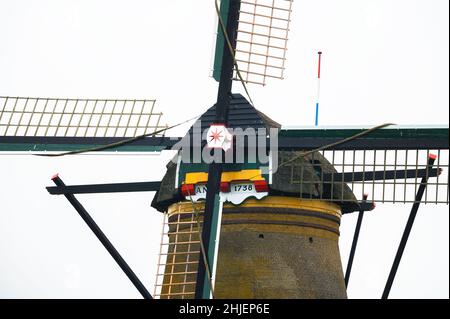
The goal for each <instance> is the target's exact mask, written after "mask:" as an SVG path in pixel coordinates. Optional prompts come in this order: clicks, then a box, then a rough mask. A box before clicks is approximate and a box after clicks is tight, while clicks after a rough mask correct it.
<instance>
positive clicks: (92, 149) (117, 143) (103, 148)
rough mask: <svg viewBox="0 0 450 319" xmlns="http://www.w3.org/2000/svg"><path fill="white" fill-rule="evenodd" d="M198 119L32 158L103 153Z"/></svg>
mask: <svg viewBox="0 0 450 319" xmlns="http://www.w3.org/2000/svg"><path fill="white" fill-rule="evenodd" d="M199 117H200V116H196V117H193V118H191V119H189V120H186V121H184V122H181V123H178V124H175V125H172V126H169V127H165V128H163V129H160V130H157V131H155V132H152V133H147V134H143V135H139V136H135V137H131V138H128V139H125V140H122V141H119V142H115V143H111V144H107V145H103V146H98V147H92V148H85V149H81V150H75V151H70V152H65V153H59V154H33V155H34V156H45V157H58V156H66V155H75V154H83V153H87V152H98V151H104V150H108V149H111V148H116V147H119V146H124V145H127V144H130V143H133V142H135V141H138V140H141V139H143V138H146V137H150V136H155V135H157V134H160V133H163V132H166V131H168V130H170V129H173V128H175V127H177V126H180V125H183V124H186V123H188V122H190V121H192V120H195V119H197V118H199Z"/></svg>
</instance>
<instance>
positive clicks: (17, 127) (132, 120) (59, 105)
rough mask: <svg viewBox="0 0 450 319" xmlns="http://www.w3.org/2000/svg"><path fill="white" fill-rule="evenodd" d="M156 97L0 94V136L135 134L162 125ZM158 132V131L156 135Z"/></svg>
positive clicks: (141, 133)
mask: <svg viewBox="0 0 450 319" xmlns="http://www.w3.org/2000/svg"><path fill="white" fill-rule="evenodd" d="M155 102H156V100H124V99H117V100H113V99H69V98H39V97H36V98H34V97H33V98H32V97H8V96H0V136H42V137H124V138H127V137H135V136H139V135H143V134H149V133H152V132H155V131H158V130H160V129H162V128H165V127H166V126H165V125H161V124H160V122H161V116H162V113H160V112H155V111H154V109H155ZM160 135H161V134H160Z"/></svg>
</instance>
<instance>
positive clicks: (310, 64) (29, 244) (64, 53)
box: [0, 0, 449, 298]
mask: <svg viewBox="0 0 450 319" xmlns="http://www.w3.org/2000/svg"><path fill="white" fill-rule="evenodd" d="M293 9H294V13H293V18H292V19H293V22H292V25H291V33H290V41H289V51H288V55H287V58H288V61H287V71H286V73H285V76H286V79H285V80H284V81H277V80H273V81H270V82H269V83H268V85H267V86H266V87H264V88H262V87H258V86H251V87H250V92H251V95H252V98H253V100H254V102H255V105H256V107H257V108H258V109H260V110H262V111H263V112H265V113H266V114H267V115H269V116H271V117H272V118H273V119H275V120H276V121H278V122H280V123H282V124H283V125H296V126H300V125H302V126H304V125H312V124H313V120H314V103H315V95H316V80H315V77H316V59H317V54H316V53H317V51H318V50H322V51H323V52H324V54H323V69H322V84H321V119H320V122H321V125H366V126H371V125H377V124H381V123H384V122H394V123H397V124H405V125H415V124H446V125H448V115H449V114H448V112H449V111H448V105H449V91H448V87H449V73H448V72H449V71H448V70H449V13H448V12H449V2H448V1H447V0H433V1H426V0H421V1H420V0H395V1H393V0H365V1H360V0H341V1H336V0H296V1H295V2H294V5H293ZM215 23H216V22H215V12H214V4H213V1H212V0H153V1H137V0H133V1H111V0H108V1H106V0H101V1H100V0H97V1H92V0H91V1H88V0H79V1H68V0H67V1H61V0H58V1H57V0H41V1H32V0H28V1H26V0H15V1H5V0H0V39H1V41H0V95H9V96H16V95H18V96H40V97H49V96H55V97H80V98H81V97H87V98H131V99H135V98H136V99H137V98H149V99H153V98H155V99H157V107H158V109H159V110H162V111H163V112H164V113H165V117H164V119H165V122H167V123H169V124H173V123H178V122H181V121H183V120H185V119H187V118H190V117H192V116H195V115H198V114H201V113H202V112H204V111H205V110H206V108H208V107H210V106H211V105H213V104H214V102H215V99H216V94H217V83H216V82H215V81H214V80H212V79H211V78H209V73H210V67H211V64H212V63H211V61H212V52H213V40H214V33H215V30H216V24H215ZM234 91H236V92H238V91H242V90H241V88H240V87H239V85H238V84H236V85H235V90H234ZM186 129H187V127H184V128H180V129H176V130H174V132H171V135H174V136H176V135H182V134H184V132H185V130H186ZM171 156H172V154H170V153H169V152H165V153H163V154H162V155H161V156H94V155H83V156H77V157H63V158H38V157H33V156H11V155H1V154H0V167H1V168H0V176H1V183H0V298H140V295H139V293H138V292H137V291H136V290H135V288H134V287H133V286H132V284H131V283H130V282H129V281H128V279H127V278H126V276H125V275H124V274H123V273H122V271H121V270H120V268H119V267H118V266H117V265H116V264H115V262H114V261H113V260H112V258H111V257H110V256H109V254H108V253H107V252H106V250H105V249H104V248H103V246H101V244H100V243H99V242H98V240H97V239H96V238H95V236H94V235H93V234H92V233H91V231H90V230H89V229H88V228H87V226H86V225H85V224H84V222H83V221H82V220H81V218H80V217H79V216H78V215H77V213H76V212H75V211H74V210H73V208H72V207H71V206H70V205H69V203H68V202H67V201H66V199H65V198H64V197H56V196H50V195H48V193H47V192H46V190H45V186H50V185H52V182H51V181H50V177H51V176H52V175H53V174H54V173H55V172H59V173H60V175H61V177H62V178H63V180H64V181H65V182H66V184H83V183H86V184H87V183H103V182H129V181H147V180H158V179H160V178H161V177H162V176H163V174H164V172H165V164H166V162H167V161H168V160H169V159H170V157H171ZM152 196H153V195H152V194H150V193H135V194H132V193H130V194H116V195H84V196H79V199H80V200H81V202H82V203H83V204H84V205H85V207H86V208H87V209H88V211H89V212H90V213H91V215H92V216H93V217H94V219H95V220H96V221H97V223H98V224H99V225H100V227H101V228H102V229H103V230H104V232H105V233H106V234H107V236H108V237H109V239H110V240H111V241H112V242H113V243H114V244H115V246H116V248H117V249H118V250H119V252H120V253H121V254H122V256H123V257H124V258H125V259H126V260H127V261H128V263H129V264H130V266H131V267H132V268H133V269H134V270H135V272H136V273H137V275H138V276H139V277H140V278H141V280H142V281H143V283H144V284H145V285H146V286H147V288H148V289H149V291H150V292H152V293H153V284H154V281H155V271H156V263H157V254H158V251H159V242H160V228H161V215H160V214H159V213H157V212H156V211H154V210H153V209H152V208H151V207H150V202H151V199H152ZM409 209H410V205H401V204H399V205H378V207H377V209H376V210H375V211H373V212H371V213H367V214H366V215H365V219H364V224H363V228H362V232H361V236H360V241H359V244H358V251H357V254H356V257H355V261H354V266H353V272H352V278H351V280H350V286H349V291H348V293H349V297H350V298H380V296H381V293H382V290H383V288H384V284H385V282H386V279H387V275H388V272H389V269H390V267H391V264H392V261H393V258H394V255H395V251H396V249H397V246H398V243H399V240H400V237H401V234H402V232H403V228H404V225H405V223H406V219H407V216H408V214H409ZM355 222H356V214H353V215H351V216H345V217H344V218H343V222H342V227H341V233H342V235H341V239H340V247H341V254H342V260H343V264H344V269H345V265H346V262H347V258H348V253H349V248H350V243H351V238H352V236H353V229H354V225H355ZM448 243H449V220H448V207H447V206H445V205H440V206H434V205H427V206H426V207H424V208H421V209H420V211H419V214H418V216H417V218H416V222H415V225H414V228H413V231H412V233H411V236H410V239H409V242H408V246H407V248H406V251H405V253H404V256H403V259H402V263H401V265H400V268H399V271H398V274H397V277H396V280H395V282H394V285H393V288H392V291H391V297H392V298H448V297H449V277H448V274H449V255H448V252H449V246H448Z"/></svg>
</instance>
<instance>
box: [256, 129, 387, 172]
mask: <svg viewBox="0 0 450 319" xmlns="http://www.w3.org/2000/svg"><path fill="white" fill-rule="evenodd" d="M390 125H395V124H393V123H384V124H381V125H378V126H375V127H372V128H370V129H367V130H365V131H362V132H360V133H358V134H355V135H352V136H349V137H347V138H344V139H342V140H340V141H337V142H334V143H331V144H327V145H324V146H321V147H318V148H316V149H313V150H311V151H307V152H304V153H301V154H299V155H297V156H294V157H293V158H291V159H289V160H288V161H286V162H284V163H282V164H280V165H278V168H277V169H280V168H281V167H283V166H286V165H287V164H289V163H292V162H294V161H296V160H297V159H299V158H302V157H306V156H308V155H310V154H312V153H315V152H320V151H323V150H326V149H328V148H331V147H335V146H338V145H341V144H344V143H347V142H350V141H353V140H355V139H357V138H359V137H362V136H364V135H367V134H369V133H372V132H374V131H376V130H379V129H382V128H384V127H386V126H390ZM273 170H274V169H273V168H272V169H270V170H269V173H272V172H273ZM258 176H259V175H255V176H253V177H251V178H250V179H253V178H255V177H258Z"/></svg>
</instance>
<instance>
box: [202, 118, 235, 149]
mask: <svg viewBox="0 0 450 319" xmlns="http://www.w3.org/2000/svg"><path fill="white" fill-rule="evenodd" d="M232 141H233V136H232V135H231V133H230V132H229V131H228V130H227V128H226V127H225V125H223V124H213V125H211V126H210V128H209V129H208V132H207V142H208V147H209V148H221V149H223V150H224V151H225V152H226V151H228V150H229V149H230V148H231V143H232Z"/></svg>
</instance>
